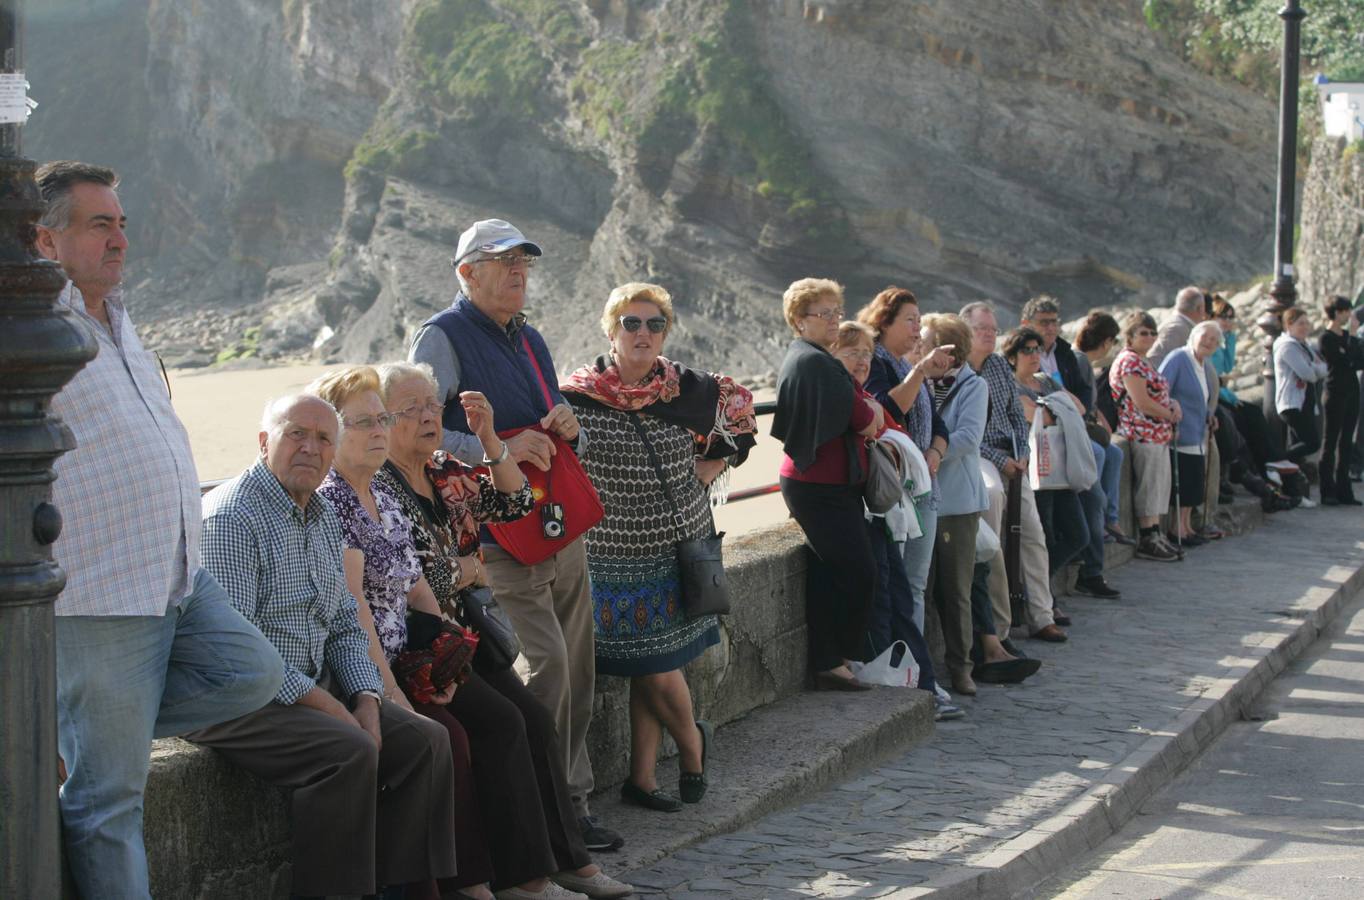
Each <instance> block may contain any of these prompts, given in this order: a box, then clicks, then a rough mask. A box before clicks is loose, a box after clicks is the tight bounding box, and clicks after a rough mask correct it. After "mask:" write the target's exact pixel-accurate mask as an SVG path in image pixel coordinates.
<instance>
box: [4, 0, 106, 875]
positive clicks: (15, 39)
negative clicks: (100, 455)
mask: <svg viewBox="0 0 1364 900" xmlns="http://www.w3.org/2000/svg"><path fill="white" fill-rule="evenodd" d="M22 32H23V0H0V809H3V810H4V816H3V818H0V897H59V896H61V833H60V823H59V820H58V812H57V674H56V648H55V645H54V643H53V636H54V621H53V604H54V601H55V600H56V598H57V594H58V593H60V592H61V589H62V586H63V585H64V584H65V582H66V576H65V575H64V574H63V573H62V571H61V569H59V568H57V566H56V565H55V564H54V563H53V561H52V550H51V545H52V542H53V541H55V540H56V539H57V535H58V533H59V532H60V531H61V516H60V515H59V514H58V512H57V510H56V508H55V507H54V506H52V504H51V502H50V501H51V499H52V478H53V475H52V463H53V461H54V460H55V459H56V458H57V457H58V456H60V455H61V454H62V453H64V452H66V451H67V450H70V449H72V448H73V447H74V446H75V441H74V440H73V438H72V435H71V432H70V430H69V429H67V428H66V426H64V425H63V424H62V423H61V422H60V421H59V420H57V419H55V418H54V417H53V416H52V415H51V414H50V413H49V412H48V404H49V401H50V400H51V399H52V396H53V395H54V394H55V393H57V392H58V391H59V390H61V388H62V385H64V384H66V383H67V382H68V381H70V380H71V378H72V377H73V376H74V375H75V374H76V372H77V371H79V370H80V368H81V366H83V365H85V363H86V362H88V361H89V360H91V359H93V358H94V356H95V342H94V339H93V337H92V336H91V335H90V334H89V333H88V332H87V331H86V329H85V328H84V327H83V326H82V325H80V324H79V323H78V322H76V321H75V320H74V319H73V318H72V317H71V316H70V314H68V313H65V312H60V311H58V309H57V306H56V303H55V300H56V298H57V294H58V293H59V292H60V291H61V289H62V286H63V285H64V284H65V283H66V276H65V275H63V274H62V270H61V269H60V268H59V267H58V266H57V265H56V264H54V263H50V262H45V261H41V260H39V259H37V254H36V253H35V251H34V249H33V239H34V234H35V232H34V223H35V222H36V221H37V220H38V217H39V215H40V214H41V213H42V198H41V196H40V195H39V193H38V186H37V184H36V183H35V182H34V180H33V170H34V164H33V161H32V160H27V159H21V158H20V156H19V129H20V127H21V126H22V123H23V121H24V118H25V116H26V110H25V109H24V103H23V98H24V96H25V93H24V91H23V89H22V85H23V68H24V67H23V41H22V36H23V35H22ZM16 75H17V78H16V77H15V76H16ZM16 84H17V87H16ZM16 93H17V95H18V98H19V99H18V101H17V102H16V100H15V95H16Z"/></svg>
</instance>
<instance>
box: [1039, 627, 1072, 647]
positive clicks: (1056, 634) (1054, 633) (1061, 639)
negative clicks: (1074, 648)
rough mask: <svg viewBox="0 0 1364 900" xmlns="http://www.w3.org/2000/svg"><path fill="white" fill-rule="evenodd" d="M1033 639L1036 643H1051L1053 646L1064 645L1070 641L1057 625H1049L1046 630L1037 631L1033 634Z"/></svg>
mask: <svg viewBox="0 0 1364 900" xmlns="http://www.w3.org/2000/svg"><path fill="white" fill-rule="evenodd" d="M1032 637H1033V640H1035V641H1049V642H1050V643H1053V644H1064V643H1065V642H1066V641H1068V640H1070V638H1069V637H1068V636H1067V635H1066V633H1065V632H1064V631H1062V630H1061V629H1059V628H1057V627H1056V626H1055V625H1048V626H1047V627H1046V628H1039V629H1037V630H1036V631H1034V632H1033V633H1032Z"/></svg>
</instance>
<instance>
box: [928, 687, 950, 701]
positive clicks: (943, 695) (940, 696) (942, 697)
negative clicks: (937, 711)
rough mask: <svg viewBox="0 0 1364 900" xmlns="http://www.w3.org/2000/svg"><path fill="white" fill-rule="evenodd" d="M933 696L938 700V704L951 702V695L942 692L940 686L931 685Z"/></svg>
mask: <svg viewBox="0 0 1364 900" xmlns="http://www.w3.org/2000/svg"><path fill="white" fill-rule="evenodd" d="M933 696H934V697H937V698H938V702H939V703H951V702H952V695H951V694H949V693H947V691H945V690H943V687H942V685H940V684H934V685H933Z"/></svg>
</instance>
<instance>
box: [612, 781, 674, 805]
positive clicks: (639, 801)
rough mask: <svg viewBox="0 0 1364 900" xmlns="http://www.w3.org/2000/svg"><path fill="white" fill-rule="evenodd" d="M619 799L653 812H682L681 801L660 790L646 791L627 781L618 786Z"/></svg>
mask: <svg viewBox="0 0 1364 900" xmlns="http://www.w3.org/2000/svg"><path fill="white" fill-rule="evenodd" d="M620 799H622V800H624V801H625V802H626V803H633V804H634V805H635V806H642V807H644V808H645V809H652V810H653V811H654V812H681V811H682V801H681V800H678V799H677V798H676V797H674V796H673V795H672V794H665V793H664V792H663V791H662V790H661V789H660V788H654V789H653V790H652V791H646V790H644V788H642V787H640V786H639V785H637V784H635V783H634V782H633V781H627V782H625V783H624V784H622V785H621V786H620Z"/></svg>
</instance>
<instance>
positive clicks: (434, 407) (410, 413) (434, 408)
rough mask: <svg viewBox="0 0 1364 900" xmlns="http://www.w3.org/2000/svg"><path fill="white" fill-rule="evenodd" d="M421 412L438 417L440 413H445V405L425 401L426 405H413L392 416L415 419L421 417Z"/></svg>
mask: <svg viewBox="0 0 1364 900" xmlns="http://www.w3.org/2000/svg"><path fill="white" fill-rule="evenodd" d="M423 410H424V411H426V412H429V413H430V414H431V415H433V416H439V415H440V414H441V413H443V412H445V404H444V403H437V402H435V401H434V400H430V401H427V402H426V403H414V404H412V405H411V406H409V407H408V408H407V409H400V410H398V411H397V412H396V413H394V415H396V416H401V417H402V418H404V419H416V418H419V417H420V416H421V414H422V412H423Z"/></svg>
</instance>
